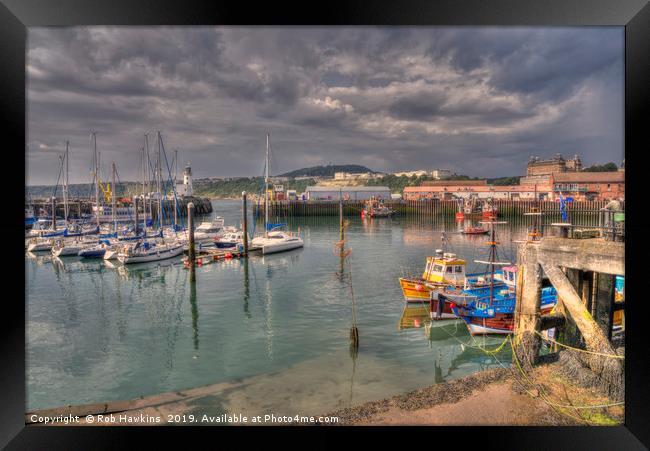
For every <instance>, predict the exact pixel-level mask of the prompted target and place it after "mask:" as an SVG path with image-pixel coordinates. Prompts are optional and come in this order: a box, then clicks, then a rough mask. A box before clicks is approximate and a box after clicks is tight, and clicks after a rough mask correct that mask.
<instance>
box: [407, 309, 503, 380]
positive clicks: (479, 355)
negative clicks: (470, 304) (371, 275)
mask: <svg viewBox="0 0 650 451" xmlns="http://www.w3.org/2000/svg"><path fill="white" fill-rule="evenodd" d="M397 328H398V330H399V331H407V330H410V329H421V330H422V335H420V334H419V333H418V335H417V336H419V337H420V338H419V339H417V341H419V340H420V339H422V338H424V339H426V340H427V341H428V342H429V346H430V348H432V349H434V352H435V357H434V362H433V363H434V368H433V369H434V382H435V383H440V382H445V381H447V380H449V379H451V378H457V377H462V376H464V375H466V374H470V373H473V372H475V371H476V367H477V365H478V366H479V367H480V368H481V369H489V368H495V367H501V366H502V365H506V366H508V365H509V362H510V360H511V358H510V355H509V352H510V349H509V348H508V347H507V346H504V347H503V349H502V350H501V351H500V352H499V353H497V355H490V354H489V353H487V352H485V350H486V349H490V350H492V349H495V348H497V347H498V346H499V345H500V344H501V343H502V341H503V338H501V337H487V336H482V337H480V338H474V337H472V336H470V335H469V334H468V332H467V329H466V328H465V327H464V324H463V321H462V320H461V319H455V320H445V321H432V320H431V316H430V312H429V306H428V304H416V303H412V304H405V306H404V309H403V310H402V314H401V316H400V319H399V323H398V327H397ZM412 332H414V331H412ZM407 333H408V332H407ZM417 336H416V337H417Z"/></svg>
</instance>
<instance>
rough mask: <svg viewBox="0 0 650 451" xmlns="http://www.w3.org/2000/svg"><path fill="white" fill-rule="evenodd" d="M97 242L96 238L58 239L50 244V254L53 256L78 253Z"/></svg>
mask: <svg viewBox="0 0 650 451" xmlns="http://www.w3.org/2000/svg"><path fill="white" fill-rule="evenodd" d="M96 244H97V239H94V240H78V239H77V240H71V239H67V240H65V239H59V240H56V241H55V242H54V244H53V246H52V255H54V256H55V257H64V256H70V255H75V256H76V255H79V252H80V251H81V250H82V249H84V248H86V247H89V246H93V245H96Z"/></svg>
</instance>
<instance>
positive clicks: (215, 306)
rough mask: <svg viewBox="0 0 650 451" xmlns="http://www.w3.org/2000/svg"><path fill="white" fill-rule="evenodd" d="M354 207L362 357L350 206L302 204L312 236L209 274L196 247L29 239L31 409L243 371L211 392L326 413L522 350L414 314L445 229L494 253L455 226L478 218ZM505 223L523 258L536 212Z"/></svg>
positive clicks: (452, 242)
mask: <svg viewBox="0 0 650 451" xmlns="http://www.w3.org/2000/svg"><path fill="white" fill-rule="evenodd" d="M213 208H214V213H215V214H217V215H220V216H223V217H224V218H225V221H226V224H230V225H239V223H240V219H241V213H240V208H241V206H240V202H239V201H213ZM251 219H252V218H251ZM278 219H279V222H281V221H282V220H283V218H276V220H278ZM284 219H286V218H284ZM349 220H350V225H349V228H348V230H347V240H348V246H349V247H350V248H352V254H351V257H350V258H351V260H350V262H351V270H352V271H351V272H352V281H353V288H354V295H355V299H356V302H357V316H358V329H359V337H360V346H359V353H358V355H357V356H356V358H353V356H352V355H351V354H350V351H349V341H348V334H349V330H350V325H351V301H350V290H349V284H348V283H347V279H346V278H345V277H344V278H341V277H340V272H339V271H340V268H339V262H340V260H339V257H338V255H337V254H335V252H334V244H335V242H337V241H338V240H339V224H338V218H336V217H318V218H314V217H299V218H291V220H290V221H289V222H290V225H291V227H292V229H293V230H297V229H298V227H300V230H301V233H302V235H303V238H304V240H305V247H304V248H303V249H297V250H294V251H290V252H286V253H280V254H275V255H269V256H261V255H260V256H251V258H250V259H249V260H248V261H246V260H244V259H242V260H231V261H221V262H217V263H214V264H210V265H205V266H203V267H199V268H197V270H196V284H190V283H189V274H188V270H187V269H185V268H184V267H183V265H182V264H181V261H180V258H175V259H171V260H168V261H163V262H157V263H151V264H140V265H132V266H127V267H125V266H121V265H120V264H119V263H109V262H104V261H103V260H84V261H82V260H80V259H79V258H78V257H63V258H61V259H56V258H52V257H51V256H50V255H49V254H41V255H29V254H28V255H27V256H26V259H25V270H26V309H27V312H26V313H27V314H26V318H27V323H26V336H27V351H26V371H27V406H26V409H27V410H33V409H41V408H50V407H57V406H63V405H74V404H85V403H95V402H106V401H113V400H123V399H131V398H137V397H140V396H147V395H155V394H158V393H163V392H170V391H179V390H183V389H189V388H194V387H200V386H204V385H208V384H215V383H219V382H227V381H231V382H236V385H235V388H231V389H229V391H228V393H224V394H223V396H221V397H219V398H218V399H215V400H214V404H213V405H212V406H207V407H208V408H209V407H212V409H211V410H213V411H215V412H221V411H223V412H226V411H228V412H232V413H238V414H245V415H246V414H249V415H253V414H258V413H266V412H275V413H278V414H282V415H291V414H294V415H295V414H317V413H324V412H328V411H331V410H333V409H336V408H341V407H347V406H350V405H354V404H358V403H362V402H365V401H369V400H373V399H380V398H385V397H388V396H392V395H395V394H398V393H404V392H406V391H409V390H412V389H416V388H419V387H424V386H427V385H431V384H434V383H438V382H442V381H448V380H451V379H454V378H458V377H462V376H465V375H467V374H470V373H473V372H476V371H478V370H481V369H485V368H487V367H494V366H498V365H500V364H503V365H508V364H509V363H508V362H509V361H510V356H509V351H508V350H507V347H504V351H502V352H501V353H499V354H497V355H496V356H491V355H489V354H486V353H484V352H483V351H481V350H480V349H476V348H475V347H470V346H468V345H471V346H475V345H476V344H480V345H481V346H486V347H488V348H494V347H496V346H498V345H499V344H500V343H501V342H502V340H503V337H494V338H477V339H476V341H473V339H472V338H471V337H470V336H469V334H468V333H467V331H466V329H465V327H464V326H463V325H462V324H461V323H457V322H451V323H448V324H447V325H445V326H443V327H439V328H434V330H433V333H432V334H431V337H427V336H426V335H425V332H424V328H423V327H422V324H423V322H421V321H419V320H417V318H422V319H424V317H425V315H426V312H415V318H416V321H413V320H409V319H403V318H402V316H403V310H404V308H405V303H404V301H403V300H402V295H401V291H400V288H399V284H398V281H397V279H398V277H400V276H402V275H405V274H410V275H414V274H419V273H421V272H422V269H423V266H424V262H425V257H426V256H427V255H431V254H432V252H433V251H434V250H435V249H436V248H440V247H441V233H440V231H442V230H445V231H446V232H448V235H447V236H448V241H449V246H448V248H447V250H448V251H451V252H455V253H457V254H458V255H459V256H460V257H462V258H465V259H466V260H467V261H468V271H469V272H473V271H480V270H483V269H484V265H479V264H476V263H472V262H473V260H474V259H485V257H486V252H487V250H488V248H487V246H485V245H484V244H483V243H484V241H485V240H486V237H485V236H483V237H480V236H464V235H460V234H453V233H451V232H453V231H455V230H457V229H458V228H459V227H462V226H463V225H462V224H461V225H460V226H459V225H458V224H457V223H456V222H455V221H454V220H453V218H446V219H445V218H440V219H418V218H408V217H399V216H398V217H394V218H385V219H374V220H368V221H364V220H362V219H361V217H360V216H358V217H351V218H349ZM464 225H468V223H465V224H464ZM258 227H259V226H258ZM496 227H497V233H498V235H499V238H500V241H501V242H502V243H503V244H502V246H501V247H500V256H499V259H500V261H503V260H504V259H510V261H514V260H513V259H514V258H515V250H516V249H515V245H514V244H512V240H518V239H523V238H524V237H525V236H526V232H527V229H526V226H525V225H524V224H513V223H508V224H500V225H497V226H496ZM345 271H346V272H347V268H346V270H345ZM412 308H415V309H417V308H418V306H417V305H416V306H413V307H412ZM419 308H421V307H419ZM410 313H413V312H412V311H411V312H410ZM418 315H419V316H418ZM400 324H401V325H402V327H400ZM418 326H419V327H418ZM400 329H401V330H400ZM205 408H206V406H202V409H203V410H205Z"/></svg>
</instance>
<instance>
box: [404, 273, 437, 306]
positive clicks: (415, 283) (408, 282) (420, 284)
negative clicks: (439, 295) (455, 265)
mask: <svg viewBox="0 0 650 451" xmlns="http://www.w3.org/2000/svg"><path fill="white" fill-rule="evenodd" d="M399 285H400V287H401V288H402V295H403V296H404V300H405V301H406V302H422V301H426V302H429V301H430V300H431V292H433V291H438V290H441V289H443V288H444V287H445V286H447V285H440V286H435V285H434V286H432V285H431V284H430V283H428V284H425V283H424V281H421V280H418V279H407V278H405V277H400V279H399Z"/></svg>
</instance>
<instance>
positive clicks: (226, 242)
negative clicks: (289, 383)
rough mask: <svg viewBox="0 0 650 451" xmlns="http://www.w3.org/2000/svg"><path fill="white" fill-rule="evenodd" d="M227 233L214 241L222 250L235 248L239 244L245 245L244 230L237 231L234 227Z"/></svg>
mask: <svg viewBox="0 0 650 451" xmlns="http://www.w3.org/2000/svg"><path fill="white" fill-rule="evenodd" d="M229 229H230V230H228V232H227V233H223V234H221V235H219V237H218V238H217V239H216V240H214V244H215V245H216V246H217V247H218V248H220V249H229V248H231V247H235V246H237V245H238V244H243V243H244V232H243V231H242V230H237V229H235V228H234V227H229Z"/></svg>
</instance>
